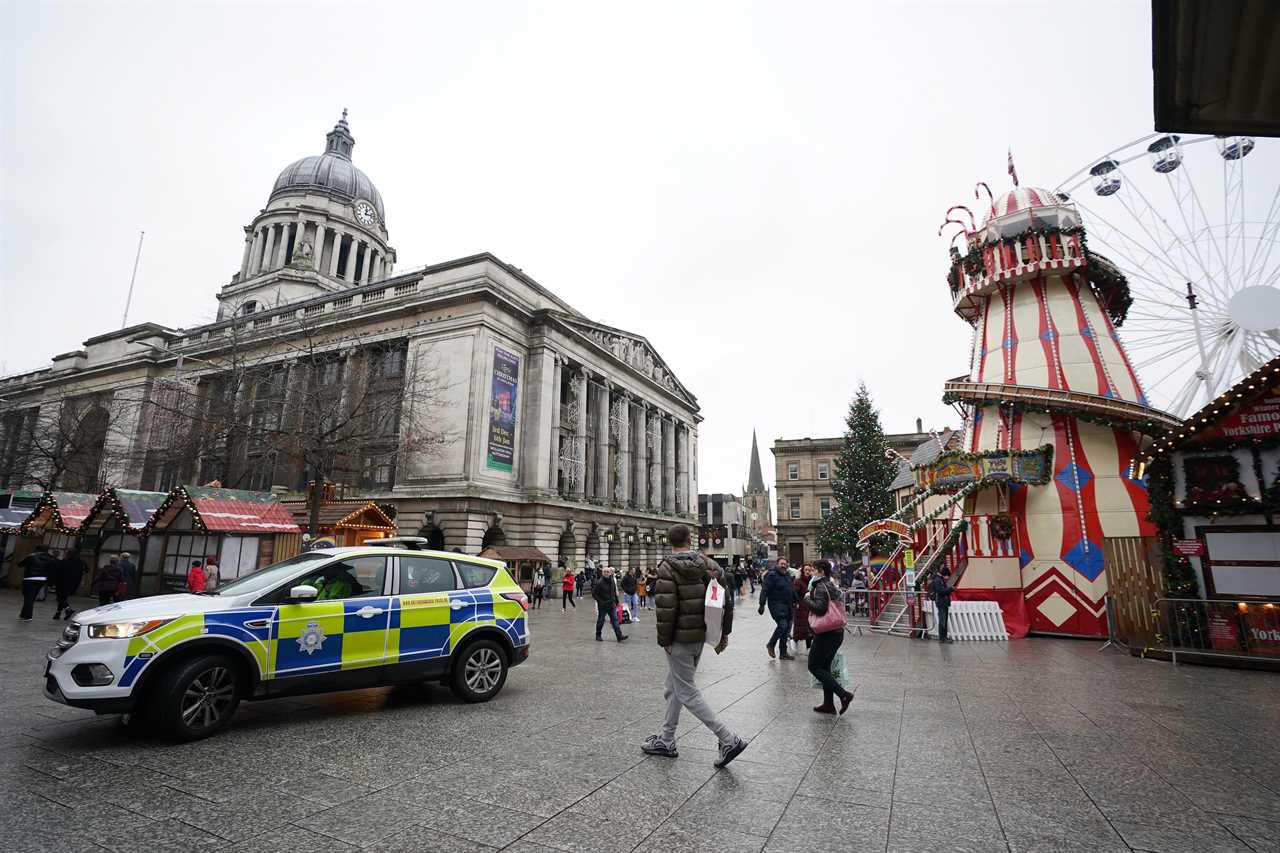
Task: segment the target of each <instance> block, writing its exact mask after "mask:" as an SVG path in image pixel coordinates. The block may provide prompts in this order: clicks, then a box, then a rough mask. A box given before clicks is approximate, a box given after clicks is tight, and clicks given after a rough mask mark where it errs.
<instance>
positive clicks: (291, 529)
mask: <svg viewBox="0 0 1280 853" xmlns="http://www.w3.org/2000/svg"><path fill="white" fill-rule="evenodd" d="M184 507H188V508H190V509H191V520H192V521H193V522H194V523H195V525H196V527H197V529H199V530H204V531H208V532H210V533H301V532H302V531H301V530H299V529H298V525H297V524H295V523H294V521H293V516H292V515H290V514H289V510H288V509H286V508H285V506H284V505H283V504H281V503H280V501H279V500H278V499H277V498H276V496H275V495H273V494H271V493H270V492H249V491H244V490H242V489H223V488H218V487H215V486H178V487H177V488H176V489H174V490H173V491H172V492H170V493H169V495H168V497H166V498H165V501H164V504H163V505H161V507H160V509H158V510H157V511H156V513H155V517H154V520H153V521H152V526H153V527H155V528H157V529H160V530H164V529H166V528H167V527H168V526H169V525H170V524H172V523H173V520H174V519H175V518H177V517H178V514H179V513H180V512H181V511H182V509H183V508H184Z"/></svg>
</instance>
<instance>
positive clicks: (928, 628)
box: [920, 593, 1009, 641]
mask: <svg viewBox="0 0 1280 853" xmlns="http://www.w3.org/2000/svg"><path fill="white" fill-rule="evenodd" d="M920 595H921V598H922V599H923V600H922V601H921V602H920V605H921V609H922V610H923V612H924V619H925V636H927V637H929V638H930V639H935V640H936V639H937V638H938V614H937V612H936V611H935V605H934V603H933V602H932V601H929V600H928V599H927V598H924V596H923V593H921V594H920ZM947 636H948V637H950V638H951V639H953V640H956V641H963V640H997V641H999V640H1008V639H1009V633H1008V631H1006V630H1005V627H1004V613H1003V612H1002V611H1001V610H1000V604H999V602H995V601H953V602H951V617H950V619H949V620H948V621H947Z"/></svg>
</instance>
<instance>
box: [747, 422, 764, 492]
mask: <svg viewBox="0 0 1280 853" xmlns="http://www.w3.org/2000/svg"><path fill="white" fill-rule="evenodd" d="M763 491H764V475H763V474H762V473H760V447H759V445H758V444H757V443H756V431H755V430H752V431H751V473H750V474H748V476H747V494H751V493H752V492H763Z"/></svg>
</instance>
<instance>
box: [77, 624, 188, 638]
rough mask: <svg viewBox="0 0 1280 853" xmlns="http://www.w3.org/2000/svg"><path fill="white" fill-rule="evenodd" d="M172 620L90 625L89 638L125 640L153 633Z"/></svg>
mask: <svg viewBox="0 0 1280 853" xmlns="http://www.w3.org/2000/svg"><path fill="white" fill-rule="evenodd" d="M172 621H173V620H172V619H148V620H147V621H146V622H112V623H110V624H107V625H90V626H89V636H90V637H91V638H93V639H95V640H127V639H128V638H129V637H137V636H139V635H141V634H145V633H147V632H148V631H154V630H155V629H156V628H159V627H160V626H161V625H168V624H169V623H170V622H172Z"/></svg>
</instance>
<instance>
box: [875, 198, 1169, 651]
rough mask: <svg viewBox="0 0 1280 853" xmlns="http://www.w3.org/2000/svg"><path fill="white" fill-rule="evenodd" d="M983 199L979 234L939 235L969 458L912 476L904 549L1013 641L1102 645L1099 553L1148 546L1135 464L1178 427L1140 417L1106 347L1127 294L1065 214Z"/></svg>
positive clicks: (948, 394)
mask: <svg viewBox="0 0 1280 853" xmlns="http://www.w3.org/2000/svg"><path fill="white" fill-rule="evenodd" d="M979 188H980V189H982V190H986V197H987V199H988V200H989V209H988V211H987V215H986V217H985V220H984V221H983V223H982V224H981V225H980V226H979V225H977V224H976V223H975V221H974V219H973V217H972V214H971V213H970V212H969V210H968V208H965V207H960V206H957V207H953V208H951V209H950V210H949V211H948V212H947V221H946V222H945V223H944V225H943V227H944V228H945V227H947V225H949V224H954V225H955V226H958V230H957V231H956V233H955V234H954V237H953V240H952V243H953V246H952V248H951V268H950V271H949V274H948V277H947V279H948V284H949V286H950V295H951V304H952V308H953V310H954V311H955V312H956V314H957V315H959V317H960V318H961V319H962V320H964V321H965V322H967V323H969V324H970V325H971V326H972V327H973V344H972V346H971V350H970V359H969V371H968V373H967V374H966V375H963V376H960V377H957V378H955V379H952V380H950V381H949V382H947V383H946V387H945V390H944V400H945V401H946V402H948V403H953V404H956V405H958V406H960V407H961V408H962V410H963V413H964V418H965V426H964V435H965V448H966V449H965V450H962V451H952V452H949V453H944V454H942V455H941V456H939V457H938V458H937V459H936V460H935V461H934V462H932V463H929V464H927V465H925V466H921V467H920V468H918V469H917V470H916V471H915V474H916V478H917V485H918V486H919V488H920V489H921V493H920V494H919V495H918V496H917V498H916V499H915V501H913V504H915V506H917V507H919V508H920V509H924V508H925V507H929V509H928V511H927V512H925V513H922V514H923V516H924V517H923V518H921V519H920V520H919V521H917V522H914V523H913V524H912V525H905V524H902V526H903V527H906V528H907V530H906V531H905V532H904V531H901V530H900V531H898V532H899V540H900V542H902V544H903V547H905V543H906V541H907V540H908V538H910V539H911V540H912V541H913V544H914V545H915V546H916V547H917V548H919V549H920V550H922V551H923V552H924V554H923V556H924V558H925V561H926V565H924V566H922V567H921V570H920V571H919V572H918V573H917V574H918V576H920V578H921V579H923V576H924V575H925V574H927V572H928V571H929V570H932V569H935V568H936V567H937V566H938V565H940V564H941V562H942V561H944V560H945V561H948V562H949V563H951V564H952V565H954V566H955V567H956V569H957V571H956V572H955V575H956V578H955V579H954V580H953V582H955V583H956V585H957V592H956V598H957V599H959V600H989V601H995V602H998V603H999V605H1000V608H1001V610H1002V612H1003V613H1004V620H1005V625H1006V628H1007V630H1008V633H1009V636H1010V637H1020V636H1025V634H1026V633H1027V632H1028V631H1029V630H1030V631H1036V632H1039V633H1047V634H1063V635H1071V636H1082V637H1105V636H1106V634H1107V622H1106V612H1105V604H1104V596H1105V595H1106V591H1107V579H1106V571H1105V568H1106V566H1105V561H1104V549H1103V542H1104V540H1105V539H1106V538H1108V537H1133V536H1145V535H1151V534H1152V533H1153V528H1152V525H1151V523H1150V522H1149V521H1148V520H1147V512H1148V503H1147V494H1146V488H1145V485H1144V483H1143V482H1142V481H1141V480H1139V479H1138V478H1136V477H1135V476H1134V474H1135V472H1134V469H1133V460H1134V459H1135V457H1136V456H1137V455H1138V451H1139V449H1140V447H1141V446H1142V443H1143V442H1144V441H1145V438H1144V436H1146V435H1150V434H1153V433H1157V432H1160V431H1163V430H1164V429H1166V428H1168V427H1171V426H1177V425H1178V424H1179V421H1178V419H1177V418H1175V417H1173V416H1171V415H1169V414H1167V413H1165V412H1162V411H1160V410H1158V409H1156V408H1154V407H1152V406H1151V405H1150V404H1149V403H1148V400H1147V397H1146V395H1145V393H1144V391H1143V388H1142V385H1141V383H1140V382H1139V380H1138V377H1137V375H1136V373H1135V372H1134V370H1133V368H1132V367H1131V366H1130V363H1129V360H1128V358H1127V356H1126V355H1125V350H1124V347H1123V346H1122V345H1121V342H1120V339H1119V337H1118V335H1117V333H1116V327H1117V326H1120V325H1121V324H1122V323H1123V322H1124V320H1125V316H1126V314H1127V312H1128V310H1129V308H1130V305H1131V303H1132V298H1131V296H1130V292H1129V286H1128V282H1127V280H1126V278H1125V276H1124V275H1123V274H1122V273H1121V272H1120V271H1119V270H1118V269H1117V268H1116V266H1115V265H1114V264H1113V263H1111V262H1110V261H1109V260H1108V259H1107V258H1105V257H1104V256H1102V255H1100V254H1098V253H1096V252H1093V251H1091V250H1090V249H1089V247H1088V245H1087V241H1086V235H1085V230H1084V228H1083V227H1082V225H1081V219H1080V214H1079V212H1078V211H1077V209H1076V207H1075V205H1074V204H1072V203H1071V201H1070V200H1069V199H1068V198H1067V197H1065V196H1064V195H1060V194H1057V193H1054V192H1050V191H1048V190H1043V189H1037V188H1034V187H1019V186H1017V185H1016V184H1015V186H1014V188H1013V189H1012V190H1010V191H1009V192H1007V193H1005V194H1004V195H1002V196H1000V197H999V198H995V197H994V196H993V195H992V194H991V193H990V191H989V190H987V189H986V185H985V184H979ZM977 192H978V191H977V190H975V194H977ZM957 211H959V212H963V213H964V214H966V218H965V219H964V220H961V219H954V218H951V216H952V214H953V213H956V212H957ZM939 233H941V229H940V232H939ZM958 238H963V243H964V251H963V252H962V251H961V250H960V249H959V248H957V247H955V245H954V243H955V242H956V239H958ZM940 494H946V495H949V497H948V498H947V499H946V500H945V501H942V502H940V503H939V502H934V504H935V505H933V506H930V502H929V498H930V497H934V496H937V495H940ZM911 508H912V505H908V507H906V508H904V509H911ZM891 521H895V520H886V522H884V523H885V524H889V522H891ZM897 521H898V522H899V524H901V521H900V520H897ZM890 526H892V525H890Z"/></svg>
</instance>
